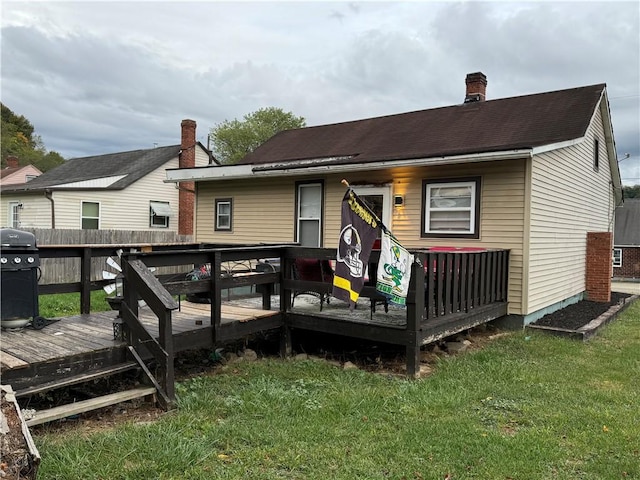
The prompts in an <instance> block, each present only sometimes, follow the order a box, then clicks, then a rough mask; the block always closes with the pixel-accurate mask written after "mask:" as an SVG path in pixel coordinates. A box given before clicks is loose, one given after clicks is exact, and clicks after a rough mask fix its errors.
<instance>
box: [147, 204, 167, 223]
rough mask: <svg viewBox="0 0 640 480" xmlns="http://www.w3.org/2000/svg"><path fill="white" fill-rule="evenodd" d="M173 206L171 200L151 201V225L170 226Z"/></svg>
mask: <svg viewBox="0 0 640 480" xmlns="http://www.w3.org/2000/svg"><path fill="white" fill-rule="evenodd" d="M170 216H171V206H170V205H169V202H153V201H152V202H149V226H150V227H156V228H169V217H170Z"/></svg>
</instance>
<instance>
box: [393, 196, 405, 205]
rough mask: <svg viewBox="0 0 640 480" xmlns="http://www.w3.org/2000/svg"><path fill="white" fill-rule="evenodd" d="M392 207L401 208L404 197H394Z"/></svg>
mask: <svg viewBox="0 0 640 480" xmlns="http://www.w3.org/2000/svg"><path fill="white" fill-rule="evenodd" d="M393 205H394V206H395V207H402V206H403V205H404V197H403V196H402V195H394V197H393Z"/></svg>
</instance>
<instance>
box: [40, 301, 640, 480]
mask: <svg viewBox="0 0 640 480" xmlns="http://www.w3.org/2000/svg"><path fill="white" fill-rule="evenodd" d="M225 368H226V370H224V371H222V372H218V373H216V374H212V375H209V376H201V377H197V378H193V379H190V380H188V381H185V382H183V383H181V384H179V385H178V388H177V391H178V394H179V405H180V406H179V409H178V410H176V411H174V412H172V413H170V414H167V415H165V416H163V417H162V418H161V419H160V420H158V421H156V422H153V423H146V424H126V425H121V426H118V427H115V428H108V429H106V430H105V431H102V432H99V433H91V434H89V433H87V434H82V435H79V434H78V433H77V432H73V431H72V432H70V433H66V434H48V433H46V429H45V430H44V431H40V432H38V433H37V434H36V436H35V441H36V444H37V446H38V448H39V451H40V454H41V455H42V465H41V467H40V470H39V476H38V478H39V479H41V480H42V479H69V480H72V479H107V478H109V479H244V478H250V479H322V480H325V479H327V478H331V479H345V480H346V479H348V480H352V479H442V478H445V476H446V475H447V474H450V475H451V478H452V479H456V480H458V479H527V480H532V479H545V480H547V479H594V480H595V479H598V480H601V479H618V478H640V400H639V399H640V302H636V303H635V305H632V306H631V308H630V309H628V310H627V311H626V312H625V313H624V314H623V315H621V316H620V317H619V318H618V319H617V320H616V321H615V322H614V323H612V324H610V325H609V326H608V327H607V328H606V329H605V330H603V331H602V332H601V333H600V334H599V335H598V336H596V337H595V338H593V339H592V340H591V341H590V342H589V343H585V344H583V343H578V342H576V341H572V340H567V339H562V338H556V337H551V336H547V335H544V334H533V335H531V334H529V333H523V332H517V333H513V334H511V335H509V336H506V337H502V338H500V339H496V340H494V341H493V342H492V343H491V344H490V345H489V346H487V347H485V348H484V349H482V350H479V351H474V352H469V353H465V354H462V355H460V356H457V357H449V358H444V359H442V360H440V361H439V362H438V363H437V365H436V367H435V371H434V373H433V374H432V375H431V376H429V377H428V378H425V379H421V380H418V381H410V380H404V379H399V378H395V377H387V376H383V375H379V374H373V373H367V372H364V371H343V370H341V369H338V368H336V367H332V366H330V365H328V364H326V363H324V362H320V361H311V360H310V361H279V360H275V359H266V360H261V361H258V362H255V363H239V364H233V365H230V366H228V367H225Z"/></svg>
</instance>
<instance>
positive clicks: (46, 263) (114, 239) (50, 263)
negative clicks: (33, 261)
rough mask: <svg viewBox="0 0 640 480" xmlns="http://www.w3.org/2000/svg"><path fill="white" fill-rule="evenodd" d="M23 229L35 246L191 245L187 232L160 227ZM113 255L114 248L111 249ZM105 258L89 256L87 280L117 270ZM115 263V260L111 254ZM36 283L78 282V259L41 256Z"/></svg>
mask: <svg viewBox="0 0 640 480" xmlns="http://www.w3.org/2000/svg"><path fill="white" fill-rule="evenodd" d="M21 230H23V231H25V232H30V233H33V234H34V235H35V236H36V243H37V245H38V247H39V248H40V247H46V246H60V245H82V246H101V247H103V246H106V245H114V246H115V245H117V246H120V247H121V248H122V249H123V250H124V251H127V252H129V251H140V247H141V246H143V245H160V246H162V245H164V246H170V245H180V244H185V245H187V244H188V245H191V246H192V245H193V243H194V240H193V236H191V235H178V234H177V233H176V232H173V231H162V230H140V231H132V230H71V229H44V228H22V229H21ZM114 254H115V249H114ZM107 259H108V257H93V258H92V259H91V280H92V281H95V280H102V271H103V270H106V271H108V272H112V273H118V272H117V270H116V269H114V268H112V267H110V266H108V265H107ZM114 259H115V260H116V262H117V263H120V262H119V259H118V258H117V256H115V257H114ZM40 271H41V277H40V280H39V282H38V283H39V284H40V285H48V284H59V283H73V282H78V281H80V272H81V259H80V258H42V259H41V266H40ZM178 271H180V272H182V271H184V268H182V269H180V270H178V269H175V268H174V269H170V268H169V269H163V270H162V271H161V272H159V273H161V274H170V273H176V272H178Z"/></svg>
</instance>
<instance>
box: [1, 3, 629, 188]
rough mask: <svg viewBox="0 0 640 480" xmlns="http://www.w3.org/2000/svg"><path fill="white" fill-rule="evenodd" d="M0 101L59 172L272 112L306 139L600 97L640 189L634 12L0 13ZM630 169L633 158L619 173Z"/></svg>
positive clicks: (89, 6)
mask: <svg viewBox="0 0 640 480" xmlns="http://www.w3.org/2000/svg"><path fill="white" fill-rule="evenodd" d="M0 18H1V20H0V24H1V29H2V33H1V36H0V49H1V70H0V71H1V74H0V82H1V83H0V98H1V100H2V103H4V104H5V105H6V106H7V107H9V108H10V109H11V110H12V111H13V112H14V113H15V114H17V115H24V116H25V117H26V118H27V119H28V120H29V121H30V122H31V123H32V125H33V126H34V127H35V133H36V134H37V135H39V136H40V137H41V138H42V140H43V142H44V145H45V147H46V148H47V149H48V150H53V151H56V152H58V153H60V154H61V155H62V156H63V157H65V158H75V157H82V156H88V155H99V154H106V153H113V152H122V151H128V150H137V149H144V148H152V147H154V146H156V145H158V146H165V145H175V144H179V143H180V122H181V121H182V120H183V119H186V118H189V119H193V120H195V121H196V123H197V137H198V140H199V141H200V142H202V143H203V144H204V145H205V146H206V145H207V138H208V134H209V133H210V130H211V129H212V128H215V127H216V125H218V124H220V123H221V122H224V121H225V120H233V119H239V120H241V119H242V118H243V116H244V115H246V114H249V113H251V112H254V111H256V110H258V109H260V108H265V107H277V108H281V109H283V110H285V111H288V112H292V113H293V114H295V115H296V116H302V117H304V118H305V119H306V122H307V125H308V126H313V125H321V124H327V123H337V122H343V121H350V120H357V119H362V118H370V117H376V116H380V115H388V114H395V113H403V112H409V111H415V110H423V109H428V108H436V107H441V106H447V105H455V104H460V103H462V101H463V100H464V94H465V83H464V80H465V76H466V74H467V73H472V72H478V71H480V72H483V73H484V74H485V75H486V76H487V80H488V85H487V99H488V100H491V99H498V98H506V97H512V96H519V95H527V94H532V93H540V92H546V91H553V90H560V89H565V88H573V87H580V86H586V85H593V84H597V83H606V84H607V90H608V95H609V101H610V110H611V115H612V121H613V129H614V135H615V141H616V150H617V152H618V159H619V161H620V163H619V165H620V170H621V175H622V177H623V183H624V184H626V185H633V184H640V2H637V1H629V2H615V1H610V2H609V1H607V2H602V3H600V2H577V1H570V2H550V1H538V2H528V3H521V2H512V1H494V2H479V1H470V2H454V1H446V2H435V1H409V2H380V1H363V2H342V1H331V2H319V1H295V2H275V1H258V2H248V1H234V2H221V1H216V2H213V1H196V2H187V1H184V2H175V1H173V2H169V1H138V2H135V1H133V2H112V1H102V2H97V1H88V0H87V1H70V2H61V1H43V2H35V1H3V2H2V3H1V5H0ZM626 154H629V157H628V158H626Z"/></svg>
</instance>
